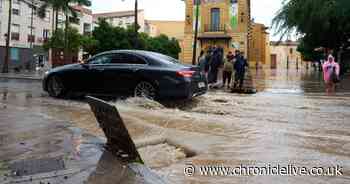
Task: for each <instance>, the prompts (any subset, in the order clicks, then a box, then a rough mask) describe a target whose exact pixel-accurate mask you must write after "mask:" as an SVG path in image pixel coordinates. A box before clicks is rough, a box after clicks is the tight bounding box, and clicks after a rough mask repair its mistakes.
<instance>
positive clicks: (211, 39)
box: [181, 0, 250, 63]
mask: <svg viewBox="0 0 350 184" xmlns="http://www.w3.org/2000/svg"><path fill="white" fill-rule="evenodd" d="M196 2H197V3H196ZM197 8H198V9H199V25H198V40H197V48H196V49H197V53H199V52H200V50H205V49H207V48H208V47H210V46H217V47H222V48H224V52H225V53H227V52H228V51H234V50H240V51H242V52H244V55H245V56H246V57H247V56H248V54H247V53H248V48H249V43H248V32H249V31H250V30H249V27H250V0H198V1H197V0H186V20H185V31H184V33H185V36H184V40H183V48H182V54H181V55H182V58H181V59H182V60H183V61H184V62H186V63H191V61H192V57H193V45H194V30H195V18H196V10H197ZM197 56H198V54H197Z"/></svg>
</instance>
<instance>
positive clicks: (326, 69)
mask: <svg viewBox="0 0 350 184" xmlns="http://www.w3.org/2000/svg"><path fill="white" fill-rule="evenodd" d="M322 68H323V79H324V82H325V83H326V91H327V93H332V92H335V81H333V77H332V73H333V72H335V73H336V76H337V77H338V78H339V72H340V66H339V64H338V63H336V62H335V60H334V57H333V56H332V55H329V56H328V60H327V61H326V62H325V63H324V64H323V65H322Z"/></svg>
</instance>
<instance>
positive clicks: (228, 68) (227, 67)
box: [222, 51, 235, 89]
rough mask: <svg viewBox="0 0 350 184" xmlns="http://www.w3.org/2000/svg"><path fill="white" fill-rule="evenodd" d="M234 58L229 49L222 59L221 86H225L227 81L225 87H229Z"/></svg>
mask: <svg viewBox="0 0 350 184" xmlns="http://www.w3.org/2000/svg"><path fill="white" fill-rule="evenodd" d="M234 58H235V56H234V55H233V54H232V52H231V51H229V52H228V54H227V56H226V58H225V59H224V71H223V76H222V81H223V87H225V85H226V81H227V89H229V88H230V85H231V79H232V73H233V64H234V63H233V61H234Z"/></svg>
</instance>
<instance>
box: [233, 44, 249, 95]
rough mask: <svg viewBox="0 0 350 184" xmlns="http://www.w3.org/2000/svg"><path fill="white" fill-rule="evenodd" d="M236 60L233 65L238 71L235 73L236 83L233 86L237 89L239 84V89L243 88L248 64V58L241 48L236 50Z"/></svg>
mask: <svg viewBox="0 0 350 184" xmlns="http://www.w3.org/2000/svg"><path fill="white" fill-rule="evenodd" d="M235 54H236V56H235V57H236V62H235V64H234V65H233V67H234V69H235V71H236V73H235V83H234V85H233V88H234V89H236V87H237V85H238V88H239V89H242V88H243V82H244V76H245V72H246V67H249V66H248V62H247V60H246V59H245V58H244V56H243V55H242V54H241V52H240V51H239V50H236V53H235Z"/></svg>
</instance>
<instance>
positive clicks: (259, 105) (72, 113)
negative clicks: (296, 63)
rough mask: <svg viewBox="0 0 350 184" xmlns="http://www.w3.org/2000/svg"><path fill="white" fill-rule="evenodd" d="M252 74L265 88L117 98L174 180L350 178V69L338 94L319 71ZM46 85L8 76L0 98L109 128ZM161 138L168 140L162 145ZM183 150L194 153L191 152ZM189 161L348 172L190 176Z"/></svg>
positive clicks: (153, 158)
mask: <svg viewBox="0 0 350 184" xmlns="http://www.w3.org/2000/svg"><path fill="white" fill-rule="evenodd" d="M252 75H253V76H254V77H253V78H254V82H255V84H256V88H257V90H258V91H259V92H258V93H257V94H254V95H242V94H231V93H228V92H227V91H224V90H217V91H210V92H208V93H207V94H206V95H204V96H201V97H198V98H196V99H194V100H192V101H191V102H186V103H184V102H180V103H174V104H169V103H166V104H163V105H164V106H165V107H164V106H163V105H160V104H157V103H154V102H148V101H142V100H140V99H128V100H126V101H117V102H111V103H115V104H116V106H117V108H118V110H119V111H120V114H121V116H122V117H123V119H124V120H125V122H126V125H127V128H128V130H129V132H130V134H131V135H132V137H133V139H134V140H135V142H136V144H137V145H138V146H139V149H140V152H141V156H142V157H144V158H145V159H147V160H146V163H148V164H149V165H150V166H152V167H153V168H154V169H155V170H157V172H158V173H159V174H161V175H162V176H164V177H166V178H167V179H169V180H170V181H171V182H172V183H191V184H192V183H293V184H294V183H315V184H316V183H317V184H319V183H349V182H350V77H349V76H345V77H344V79H343V81H342V83H341V84H340V85H339V86H338V89H337V93H336V94H326V93H325V89H324V85H323V81H322V76H321V74H320V73H319V72H315V71H311V70H309V71H305V70H299V71H296V70H289V71H262V70H258V71H252ZM39 85H40V84H36V83H32V84H28V83H20V84H13V83H12V82H1V83H0V97H1V98H0V99H2V100H1V101H0V103H1V104H9V105H16V106H20V107H23V108H25V107H26V108H29V109H30V111H33V112H35V113H40V114H43V115H46V116H49V117H53V118H56V119H61V120H66V121H69V122H71V123H72V124H73V125H74V126H76V127H79V128H82V129H84V130H86V131H88V132H89V133H91V134H94V135H97V136H103V133H102V132H101V130H100V129H99V127H98V125H97V123H96V120H95V119H94V117H93V115H92V113H91V112H90V109H89V107H88V106H87V105H86V104H85V103H84V102H83V101H68V100H55V99H52V98H49V97H47V96H46V95H43V92H41V91H40V90H38V87H39ZM177 104H178V105H177ZM155 140H156V141H155ZM157 140H161V141H159V144H155V145H154V142H157ZM164 140H166V142H169V143H171V144H170V145H168V144H165V142H164ZM148 143H152V146H147V145H148ZM183 150H187V151H190V152H191V153H192V154H191V155H190V156H192V157H188V158H184V157H185V155H184V152H183ZM158 154H159V157H158V156H157V155H158ZM187 156H188V155H187ZM186 163H192V164H194V165H196V166H199V165H218V164H219V165H221V164H223V165H225V166H232V167H236V166H239V165H240V164H244V165H250V166H265V165H268V164H272V165H277V164H280V165H283V166H286V165H288V164H293V165H295V166H306V167H331V166H336V165H339V166H341V167H342V168H343V170H342V171H343V176H335V177H329V176H317V177H316V176H227V177H224V176H220V177H219V176H217V177H208V176H200V174H198V173H196V174H195V175H194V176H192V177H187V176H185V175H184V174H183V170H184V167H185V165H186Z"/></svg>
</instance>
